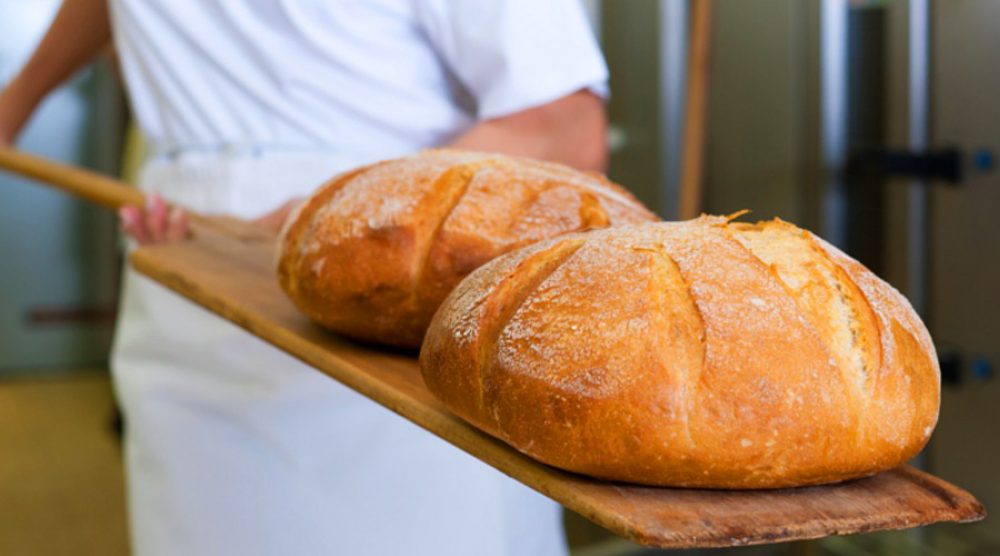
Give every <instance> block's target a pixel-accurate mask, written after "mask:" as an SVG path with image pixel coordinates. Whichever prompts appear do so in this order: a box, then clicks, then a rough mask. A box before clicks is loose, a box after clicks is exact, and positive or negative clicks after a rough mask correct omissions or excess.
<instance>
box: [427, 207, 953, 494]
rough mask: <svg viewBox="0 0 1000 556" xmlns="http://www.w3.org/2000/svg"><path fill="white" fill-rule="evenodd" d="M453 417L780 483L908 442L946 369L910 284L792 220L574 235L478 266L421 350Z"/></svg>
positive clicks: (641, 468) (606, 461) (583, 461)
mask: <svg viewBox="0 0 1000 556" xmlns="http://www.w3.org/2000/svg"><path fill="white" fill-rule="evenodd" d="M420 368H421V371H422V373H423V377H424V380H425V382H426V384H427V386H428V388H430V390H431V391H432V392H433V393H434V394H435V395H436V396H437V397H438V398H439V399H440V400H442V401H443V402H444V403H445V405H447V406H448V407H449V408H450V409H451V410H452V411H454V412H455V413H456V414H458V415H459V416H461V417H463V418H464V419H466V420H468V421H469V422H471V423H472V424H474V425H475V426H476V427H478V428H480V429H482V430H483V431H485V432H487V433H489V434H491V435H493V436H495V437H497V438H500V439H502V440H504V441H505V442H507V443H509V444H510V445H512V446H513V447H515V448H517V449H518V450H520V451H522V452H524V453H525V454H527V455H529V456H531V457H533V458H535V459H538V460H540V461H542V462H544V463H547V464H550V465H553V466H555V467H559V468H562V469H566V470H569V471H575V472H579V473H583V474H586V475H591V476H594V477H599V478H602V479H611V480H619V481H627V482H633V483H641V484H648V485H661V486H682V487H700V488H738V489H742V488H777V487H790V486H800V485H812V484H820V483H830V482H837V481H843V480H846V479H851V478H854V477H861V476H866V475H872V474H874V473H878V472H879V471H883V470H887V469H890V468H893V467H895V466H898V465H900V464H901V463H903V462H905V461H906V460H908V459H909V458H911V457H913V456H914V455H916V454H917V453H918V452H919V451H920V450H921V448H922V447H923V446H924V445H925V443H926V442H927V440H928V438H929V437H930V434H931V431H932V430H933V428H934V425H935V423H936V422H937V415H938V402H939V397H940V378H939V371H938V364H937V356H936V354H935V352H934V347H933V345H932V343H931V339H930V337H929V336H928V333H927V330H926V328H925V327H924V325H923V324H922V323H921V321H920V319H919V318H918V317H917V315H916V314H915V313H914V311H913V309H912V308H911V307H910V305H909V303H908V302H907V301H906V299H905V298H903V297H902V296H901V295H900V294H899V293H898V292H897V291H896V290H894V289H893V288H892V287H891V286H889V285H888V284H886V283H885V282H883V281H882V280H880V279H879V278H878V277H876V276H875V275H874V274H872V273H871V272H870V271H869V270H867V269H866V268H864V267H863V266H862V265H861V264H860V263H858V262H857V261H855V260H853V259H851V258H849V257H848V256H846V255H844V254H843V253H842V252H840V251H838V250H837V249H836V248H834V247H832V246H830V245H829V244H827V243H825V242H824V241H822V240H821V239H819V238H817V237H815V236H813V235H812V234H810V233H809V232H807V231H805V230H802V229H800V228H797V227H795V226H793V225H791V224H788V223H785V222H782V221H780V220H775V221H772V222H765V223H758V224H741V223H729V222H727V220H726V219H725V218H722V217H702V218H699V219H697V220H691V221H687V222H677V223H657V224H645V225H641V226H630V227H624V228H615V229H609V230H600V231H594V232H589V233H583V234H571V235H568V236H563V237H560V238H556V239H553V240H549V241H544V242H541V243H538V244H535V245H532V246H528V247H526V248H523V249H520V250H518V251H515V252H513V253H508V254H507V255H504V256H502V257H499V258H497V259H495V260H493V261H491V262H490V263H488V264H486V265H484V266H483V267H481V268H480V269H478V270H477V271H476V272H474V273H472V274H471V275H470V276H469V277H468V278H466V279H465V280H464V281H463V282H462V283H461V284H459V286H458V287H457V288H456V289H455V290H454V291H453V292H452V294H451V295H450V296H449V297H448V299H447V300H446V301H445V302H444V304H443V305H442V306H441V309H440V310H439V311H438V313H437V314H436V315H435V317H434V321H433V322H432V324H431V327H430V329H429V330H428V333H427V338H426V339H425V341H424V345H423V348H422V351H421V353H420Z"/></svg>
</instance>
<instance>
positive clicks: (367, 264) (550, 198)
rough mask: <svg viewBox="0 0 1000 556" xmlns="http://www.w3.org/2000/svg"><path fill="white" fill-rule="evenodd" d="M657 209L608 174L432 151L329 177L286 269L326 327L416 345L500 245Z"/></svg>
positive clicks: (291, 229)
mask: <svg viewBox="0 0 1000 556" xmlns="http://www.w3.org/2000/svg"><path fill="white" fill-rule="evenodd" d="M654 220H657V218H656V217H655V215H653V214H652V213H651V212H649V211H648V210H647V209H646V208H645V207H643V206H642V204H641V203H639V202H638V201H637V200H636V199H635V198H634V197H632V196H631V195H630V194H629V193H628V192H626V191H625V190H624V189H622V188H620V187H618V186H616V185H615V184H613V183H611V182H609V181H607V180H606V179H604V178H603V177H601V176H597V175H591V174H587V173H583V172H578V171H575V170H573V169H571V168H568V167H565V166H562V165H559V164H552V163H545V162H538V161H533V160H527V159H520V158H512V157H505V156H500V155H495V154H488V153H478V152H469V151H458V150H430V151H424V152H421V153H418V154H416V155H413V156H409V157H405V158H400V159H395V160H389V161H385V162H381V163H378V164H374V165H371V166H367V167H364V168H360V169H358V170H354V171H352V172H349V173H347V174H343V175H341V176H338V177H336V178H334V179H333V180H331V181H330V182H329V183H327V184H326V185H324V186H323V187H321V188H320V189H319V190H318V191H317V192H316V193H315V194H314V195H313V196H312V198H310V199H309V200H308V201H306V203H305V204H304V206H303V207H302V208H301V210H299V211H298V212H297V214H296V216H295V218H294V221H293V222H291V223H290V224H289V225H288V227H287V229H286V231H285V233H284V234H283V236H282V238H281V240H280V241H279V249H280V252H279V254H278V277H279V282H280V283H281V286H282V288H283V289H284V290H285V292H286V293H287V294H288V296H289V297H290V298H291V299H292V301H293V302H294V303H295V304H296V306H298V308H299V309H300V310H302V311H303V312H304V313H305V314H306V315H307V316H309V317H310V318H311V319H313V320H314V321H316V322H318V323H320V324H322V325H323V326H325V327H327V328H330V329H332V330H335V331H337V332H340V333H342V334H345V335H347V336H351V337H353V338H357V339H360V340H365V341H371V342H376V343H383V344H390V345H397V346H403V347H416V346H419V345H420V342H421V340H422V338H423V335H424V332H425V330H426V328H427V325H428V323H429V322H430V319H431V316H433V314H434V311H435V310H437V307H438V305H440V303H441V301H442V300H443V299H444V298H445V296H446V295H447V294H448V292H450V291H451V289H452V288H453V287H454V286H455V285H456V284H457V283H458V282H459V281H460V280H461V279H462V278H464V277H465V276H466V275H467V274H468V273H469V272H471V271H472V270H474V269H475V268H477V267H478V266H479V265H481V264H483V263H485V262H486V261H488V260H490V259H492V258H494V257H496V256H497V255H500V254H502V253H505V252H507V251H510V250H512V249H516V248H518V247H522V246H524V245H527V244H529V243H532V242H535V241H538V240H540V239H546V238H551V237H554V236H558V235H560V234H564V233H569V232H578V231H583V230H589V229H595V228H604V227H607V226H609V225H616V224H635V223H639V222H649V221H654Z"/></svg>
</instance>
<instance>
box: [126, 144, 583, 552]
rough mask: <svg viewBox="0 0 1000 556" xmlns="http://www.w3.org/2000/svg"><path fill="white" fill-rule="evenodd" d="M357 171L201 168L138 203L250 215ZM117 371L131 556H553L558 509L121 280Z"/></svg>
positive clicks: (235, 333) (388, 415)
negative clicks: (153, 199)
mask: <svg viewBox="0 0 1000 556" xmlns="http://www.w3.org/2000/svg"><path fill="white" fill-rule="evenodd" d="M361 162H367V161H364V160H338V159H337V158H336V157H333V156H330V155H323V154H316V153H314V154H302V153H300V154H293V153H276V152H264V153H260V152H256V153H250V152H245V153H240V154H234V153H228V154H227V153H201V154H186V155H181V156H178V157H163V158H157V159H154V160H152V161H151V162H149V163H147V164H146V166H145V167H144V170H143V172H142V175H141V178H140V182H141V187H142V188H143V189H144V190H146V191H155V192H157V193H160V194H161V195H163V197H165V198H166V199H168V200H169V201H172V202H176V203H179V204H181V205H183V206H186V207H189V208H190V209H192V210H195V211H199V212H202V213H209V214H211V213H225V214H231V215H235V216H240V217H253V216H257V215H259V214H261V213H264V212H266V211H268V210H270V209H271V208H273V207H275V206H277V205H279V204H280V203H282V202H283V201H285V200H286V199H287V198H289V197H291V196H294V195H301V194H304V193H307V192H309V191H311V190H313V189H314V188H315V187H316V186H318V185H319V184H320V183H322V182H323V181H325V180H326V179H328V178H330V177H331V176H332V175H334V174H335V173H336V172H337V171H339V170H342V169H344V168H346V167H350V166H354V165H356V164H359V163H361ZM112 368H113V372H114V378H115V382H116V389H117V393H118V397H119V400H120V403H121V404H122V408H123V411H124V414H125V419H126V421H125V422H126V465H127V472H128V492H129V509H130V517H131V525H132V542H133V548H134V551H135V553H136V554H138V555H139V556H150V555H170V556H174V555H185V556H199V555H206V556H207V555H211V556H225V555H239V556H251V555H258V554H259V555H281V556H294V555H312V554H327V555H334V554H342V555H403V554H406V555H424V554H426V555H428V556H430V555H435V556H446V555H451V554H454V555H462V556H469V555H476V556H480V555H482V556H492V555H497V556H501V555H511V556H514V555H518V556H522V555H535V554H539V555H550V554H551V555H559V554H565V552H566V549H565V545H564V540H563V535H562V526H561V518H560V511H559V507H558V506H557V505H556V504H555V503H554V502H552V501H550V500H548V499H545V498H544V497H542V496H541V495H539V494H537V493H535V492H533V491H531V490H529V489H527V488H526V487H524V486H522V485H520V484H518V483H516V482H514V481H512V480H511V479H509V478H507V477H506V476H504V475H502V474H501V473H499V472H498V471H496V470H494V469H492V468H489V467H488V466H486V465H485V464H482V463H480V462H478V461H477V460H475V459H473V458H472V457H471V456H469V455H467V454H465V453H464V452H461V451H460V450H458V449H457V448H454V447H452V446H450V445H448V444H447V443H445V442H444V441H442V440H440V439H438V438H436V437H434V436H432V435H431V434H430V433H427V432H426V431H423V430H422V429H419V428H418V427H416V426H415V425H413V424H411V423H409V422H407V421H405V420H404V419H403V418H401V417H399V416H397V415H395V414H394V413H392V412H390V411H388V410H386V409H384V408H382V407H380V406H378V405H376V404H375V403H373V402H371V401H369V400H367V399H365V398H363V397H361V396H360V395H358V394H356V393H354V392H352V391H350V390H348V389H347V388H345V387H343V386H341V385H340V384H339V383H337V382H335V381H334V380H332V379H330V378H328V377H326V376H325V375H322V374H320V373H319V372H318V371H316V370H314V369H312V368H310V367H307V366H306V365H304V364H303V363H301V362H299V361H298V360H295V359H293V358H292V357H290V356H288V355H286V354H284V353H283V352H281V351H279V350H278V349H276V348H274V347H272V346H270V345H269V344H266V343H264V342H263V341H261V340H259V339H257V338H255V337H253V336H251V335H249V334H248V333H246V332H244V331H242V330H241V329H239V328H237V327H236V326H235V325H232V324H230V323H229V322H227V321H224V320H222V319H221V318H219V317H216V316H215V315H213V314H210V313H208V312H207V311H205V310H203V309H201V308H200V307H197V306H195V305H194V304H192V303H190V302H188V301H187V300H185V299H183V298H181V297H178V296H176V295H174V294H173V293H171V292H169V291H168V290H166V289H165V288H163V287H161V286H159V285H158V284H156V283H154V282H152V281H150V280H148V279H146V278H144V277H142V276H140V275H137V274H136V273H134V272H132V271H131V270H128V271H127V272H126V274H125V282H124V292H123V298H122V306H121V312H120V315H119V321H118V330H117V335H116V340H115V348H114V353H113V360H112Z"/></svg>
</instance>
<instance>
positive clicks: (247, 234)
mask: <svg viewBox="0 0 1000 556" xmlns="http://www.w3.org/2000/svg"><path fill="white" fill-rule="evenodd" d="M0 168H2V169H4V170H7V171H10V172H13V173H15V174H20V175H22V176H24V177H27V178H31V179H34V180H37V181H38V182H40V183H42V184H44V185H47V186H50V187H54V188H56V189H60V190H62V191H65V192H67V193H70V194H73V195H75V196H77V197H80V198H81V199H84V200H86V201H90V202H92V203H94V204H97V205H101V206H103V207H105V208H108V209H111V210H115V209H118V208H119V207H122V206H126V205H133V206H144V205H145V204H146V194H145V193H143V192H142V191H141V190H139V189H138V188H136V187H132V186H130V185H128V184H126V183H123V182H121V181H119V180H116V179H114V178H111V177H109V176H105V175H103V174H98V173H97V172H92V171H90V170H85V169H83V168H78V167H75V166H70V165H67V164H60V163H58V162H54V161H51V160H47V159H45V158H41V157H38V156H35V155H31V154H28V153H25V152H23V151H19V150H17V149H13V148H10V147H2V146H0ZM180 208H183V207H180ZM185 212H186V213H187V215H188V221H189V222H190V223H191V228H192V232H193V233H194V234H197V233H199V231H200V230H216V231H218V232H221V233H225V234H227V235H230V236H232V237H235V238H239V239H242V240H244V241H271V240H273V239H274V238H273V236H272V235H271V234H269V233H267V232H266V231H264V230H262V229H260V228H258V227H257V226H254V225H253V224H251V223H249V222H247V221H245V220H240V219H238V218H232V217H229V216H205V215H201V214H197V213H193V212H191V211H189V210H187V209H185Z"/></svg>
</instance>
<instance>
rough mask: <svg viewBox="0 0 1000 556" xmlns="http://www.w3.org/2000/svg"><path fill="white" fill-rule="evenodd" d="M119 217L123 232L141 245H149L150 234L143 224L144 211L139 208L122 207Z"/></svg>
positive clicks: (119, 210)
mask: <svg viewBox="0 0 1000 556" xmlns="http://www.w3.org/2000/svg"><path fill="white" fill-rule="evenodd" d="M118 217H119V218H120V219H121V226H122V231H124V232H125V233H126V234H128V235H129V236H130V237H131V238H132V239H134V240H136V241H138V242H139V244H141V245H145V244H146V243H149V234H148V233H147V232H146V226H145V225H144V224H143V223H142V211H140V210H139V208H138V207H131V206H128V207H122V208H120V209H118Z"/></svg>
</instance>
